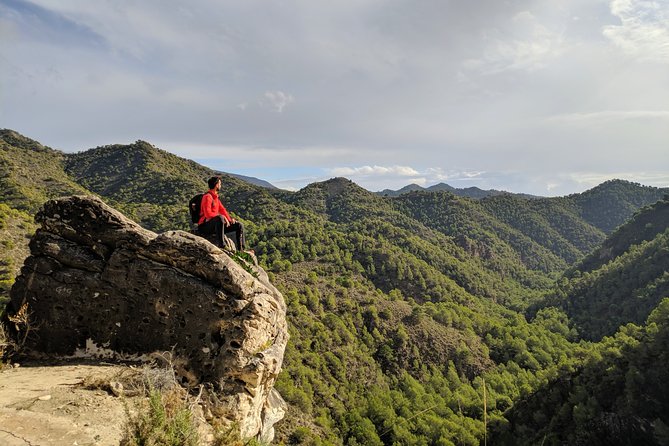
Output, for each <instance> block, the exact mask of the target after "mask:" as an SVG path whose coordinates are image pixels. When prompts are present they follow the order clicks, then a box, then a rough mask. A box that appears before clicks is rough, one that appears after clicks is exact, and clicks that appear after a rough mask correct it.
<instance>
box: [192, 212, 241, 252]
mask: <svg viewBox="0 0 669 446" xmlns="http://www.w3.org/2000/svg"><path fill="white" fill-rule="evenodd" d="M223 221H224V219H223V218H222V217H217V218H212V219H211V220H209V221H205V222H204V223H202V224H201V225H199V226H198V227H197V230H198V231H200V234H202V235H209V234H216V239H217V240H216V241H217V242H218V247H219V248H223V247H225V243H223V237H225V234H227V233H229V232H234V233H235V235H236V237H235V238H236V240H235V244H236V245H237V249H238V250H240V251H241V250H243V249H244V248H245V245H246V241H245V240H244V225H242V223H241V222H239V221H238V222H235V223H233V224H231V225H227V226H226V225H224V223H223Z"/></svg>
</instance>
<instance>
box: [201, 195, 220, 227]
mask: <svg viewBox="0 0 669 446" xmlns="http://www.w3.org/2000/svg"><path fill="white" fill-rule="evenodd" d="M200 215H202V216H203V217H204V220H203V221H202V222H205V221H209V220H211V219H212V218H214V217H216V216H217V215H218V207H217V206H216V203H214V197H212V196H211V194H204V195H203V196H202V204H201V205H200ZM201 220H202V219H201Z"/></svg>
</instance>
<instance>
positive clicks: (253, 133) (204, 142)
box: [0, 0, 669, 196]
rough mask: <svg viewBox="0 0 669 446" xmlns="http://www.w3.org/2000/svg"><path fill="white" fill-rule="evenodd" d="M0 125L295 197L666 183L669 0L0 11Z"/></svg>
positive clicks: (174, 4)
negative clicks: (135, 153) (193, 167)
mask: <svg viewBox="0 0 669 446" xmlns="http://www.w3.org/2000/svg"><path fill="white" fill-rule="evenodd" d="M0 128H10V129H13V130H16V131H18V132H20V133H22V134H24V135H25V136H28V137H30V138H33V139H36V140H38V141H39V142H41V143H43V144H45V145H47V146H50V147H52V148H55V149H60V150H63V151H65V152H75V151H82V150H86V149H89V148H93V147H97V146H102V145H107V144H127V143H131V142H134V141H136V140H139V139H141V140H144V141H148V142H150V143H151V144H153V145H155V146H157V147H159V148H161V149H164V150H167V151H169V152H172V153H175V154H177V155H179V156H182V157H185V158H189V159H193V160H195V161H198V162H199V163H201V164H204V165H206V166H209V167H212V168H214V169H220V170H223V171H226V172H233V173H238V174H242V175H248V176H254V177H258V178H261V179H264V180H267V181H269V182H271V183H273V184H274V185H276V186H278V187H281V188H285V189H291V190H296V189H299V188H301V187H304V186H305V185H307V184H309V183H311V182H314V181H322V180H325V179H328V178H331V177H335V176H344V177H347V178H350V179H351V180H353V181H355V182H356V183H358V184H359V185H361V186H362V187H365V188H366V189H368V190H372V191H377V190H382V189H386V188H390V189H399V188H401V187H403V186H405V185H407V184H411V183H415V184H419V185H421V186H424V187H427V186H430V185H433V184H436V183H440V182H444V183H448V184H450V185H452V186H454V187H470V186H477V187H481V188H483V189H490V188H494V189H501V190H508V191H512V192H522V193H530V194H535V195H544V196H557V195H565V194H569V193H574V192H581V191H583V190H586V189H589V188H591V187H593V186H595V185H597V184H599V183H601V182H603V181H605V180H607V179H611V178H622V179H627V180H630V181H635V182H639V183H642V184H645V185H652V186H663V187H666V186H669V0H470V1H464V0H459V1H458V0H439V1H434V0H338V1H336V2H319V1H313V0H273V1H258V0H243V1H239V0H237V1H229V0H190V1H188V2H183V1H175V0H143V1H129V0H32V1H26V0H0Z"/></svg>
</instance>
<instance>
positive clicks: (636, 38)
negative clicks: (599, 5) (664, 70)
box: [603, 0, 669, 63]
mask: <svg viewBox="0 0 669 446" xmlns="http://www.w3.org/2000/svg"><path fill="white" fill-rule="evenodd" d="M610 8H611V13H612V14H613V15H614V16H616V17H618V18H619V19H620V22H621V23H620V25H610V26H606V27H604V29H603V34H604V35H605V36H606V37H607V38H609V39H610V40H611V41H612V42H613V43H614V44H615V45H617V46H618V47H620V48H621V49H622V50H623V51H624V52H625V53H627V54H630V55H633V56H636V57H639V58H641V59H646V60H652V61H656V62H663V63H669V5H668V4H667V2H666V1H665V0H660V1H648V0H612V1H611V3H610Z"/></svg>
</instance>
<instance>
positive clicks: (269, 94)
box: [261, 91, 295, 113]
mask: <svg viewBox="0 0 669 446" xmlns="http://www.w3.org/2000/svg"><path fill="white" fill-rule="evenodd" d="M293 102H295V98H294V97H293V95H292V94H289V93H284V92H283V91H266V92H265V96H264V101H262V102H261V104H262V105H264V106H269V107H270V108H272V109H273V110H274V111H276V112H278V113H283V109H284V108H286V107H287V106H288V105H289V104H292V103H293Z"/></svg>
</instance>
